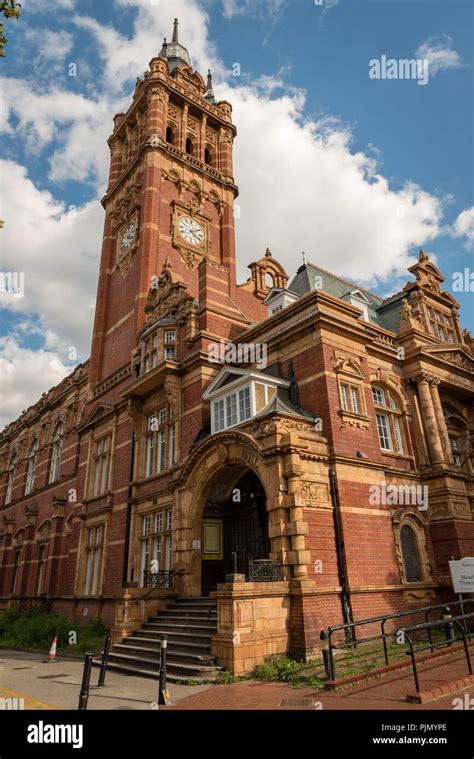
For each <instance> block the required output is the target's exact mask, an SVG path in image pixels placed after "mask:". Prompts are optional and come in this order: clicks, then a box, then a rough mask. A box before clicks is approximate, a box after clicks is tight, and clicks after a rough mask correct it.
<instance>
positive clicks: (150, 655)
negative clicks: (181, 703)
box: [94, 598, 219, 682]
mask: <svg viewBox="0 0 474 759" xmlns="http://www.w3.org/2000/svg"><path fill="white" fill-rule="evenodd" d="M214 606H215V603H214V602H213V601H212V600H210V599H209V598H179V599H177V600H176V602H175V603H174V604H173V606H170V607H169V608H168V609H167V610H166V611H164V612H160V614H159V615H158V616H156V617H150V619H149V620H148V622H147V623H146V624H144V625H143V626H142V627H141V628H140V629H139V630H135V631H134V632H133V634H132V635H130V636H129V637H127V638H123V639H122V642H121V643H117V644H115V646H113V647H112V649H111V651H110V654H109V663H108V667H107V668H108V669H109V670H113V671H116V672H122V673H123V674H128V675H138V676H140V677H151V678H155V679H158V677H159V667H160V643H161V636H162V635H163V634H165V635H167V636H168V656H167V662H166V672H167V680H168V681H169V682H178V681H183V680H214V679H215V678H216V676H217V673H218V672H219V667H218V666H217V665H216V662H215V658H214V657H213V656H212V654H211V638H212V637H213V636H214V635H215V634H216V633H217V610H216V609H215V608H213V607H214ZM211 610H212V611H211ZM94 665H95V666H98V665H100V659H95V660H94Z"/></svg>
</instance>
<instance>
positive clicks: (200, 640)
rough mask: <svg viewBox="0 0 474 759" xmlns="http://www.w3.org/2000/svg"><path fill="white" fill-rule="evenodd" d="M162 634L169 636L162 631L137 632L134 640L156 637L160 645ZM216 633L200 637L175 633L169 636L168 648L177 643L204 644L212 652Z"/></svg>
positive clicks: (185, 633)
mask: <svg viewBox="0 0 474 759" xmlns="http://www.w3.org/2000/svg"><path fill="white" fill-rule="evenodd" d="M162 634H164V635H168V633H162V632H160V631H155V630H144V629H142V630H135V632H134V634H133V636H130V637H133V638H137V639H142V638H147V639H150V638H152V637H154V638H155V639H156V640H157V642H158V643H160V641H161V636H162ZM214 634H215V633H208V634H207V635H205V634H201V633H199V634H198V635H196V634H193V633H188V632H173V633H172V634H171V635H168V648H169V647H170V645H173V646H174V644H175V643H191V644H192V645H194V644H196V645H197V644H199V645H201V644H203V645H205V646H206V648H207V649H208V650H209V651H210V650H211V640H212V638H213V636H214Z"/></svg>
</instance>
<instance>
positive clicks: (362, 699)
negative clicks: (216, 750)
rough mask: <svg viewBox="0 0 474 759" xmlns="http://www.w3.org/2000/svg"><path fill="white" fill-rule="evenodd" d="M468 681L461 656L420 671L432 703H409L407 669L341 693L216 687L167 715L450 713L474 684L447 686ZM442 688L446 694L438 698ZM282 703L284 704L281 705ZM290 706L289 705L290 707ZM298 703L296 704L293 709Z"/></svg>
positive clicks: (250, 685)
mask: <svg viewBox="0 0 474 759" xmlns="http://www.w3.org/2000/svg"><path fill="white" fill-rule="evenodd" d="M467 676H468V668H467V662H466V659H465V657H464V656H456V657H452V658H450V661H449V662H446V661H445V662H444V663H440V662H434V663H431V664H425V665H423V666H422V667H420V668H419V678H420V686H421V690H422V691H423V692H424V693H426V692H428V691H432V692H433V696H434V698H435V699H436V700H432V701H430V702H428V703H423V704H415V703H410V702H408V701H407V696H408V695H409V694H414V693H415V683H414V679H413V674H412V671H411V669H405V670H403V671H402V672H396V673H393V674H391V675H388V676H386V677H384V678H380V679H373V680H369V681H367V682H364V683H362V684H359V685H356V686H355V687H351V688H350V689H349V688H348V689H345V690H336V691H324V690H318V689H316V688H314V687H311V688H291V687H290V686H289V685H287V684H286V683H275V682H256V681H244V682H241V683H234V684H232V685H216V686H213V687H212V688H209V689H208V690H206V691H203V692H202V693H196V694H193V695H190V696H188V697H187V698H184V699H183V700H182V701H180V703H179V704H176V705H175V706H170V707H167V708H168V709H179V710H183V709H211V710H214V709H218V710H221V709H224V710H226V709H229V710H235V709H252V710H254V709H270V710H273V709H278V710H280V709H305V710H306V709H307V710H311V709H318V708H319V709H321V708H322V709H326V710H351V709H362V710H376V709H387V710H400V709H408V710H419V709H428V710H451V709H452V708H453V699H454V698H456V697H459V696H464V694H465V693H469V694H470V695H471V696H472V695H474V683H471V684H470V685H469V686H468V687H467V688H463V689H461V690H457V691H454V692H453V691H451V690H450V692H449V693H448V694H446V688H447V685H448V684H449V683H454V682H455V681H462V680H463V679H464V678H467ZM442 688H444V689H445V694H446V695H443V696H442V697H441V698H438V696H441V694H442ZM285 702H286V703H285ZM288 702H290V703H288ZM296 702H299V703H296Z"/></svg>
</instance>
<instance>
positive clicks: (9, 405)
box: [0, 338, 72, 430]
mask: <svg viewBox="0 0 474 759" xmlns="http://www.w3.org/2000/svg"><path fill="white" fill-rule="evenodd" d="M71 371H72V367H70V366H65V365H64V363H63V362H62V361H61V359H60V358H59V357H58V356H57V355H56V354H54V353H51V352H49V351H45V350H36V351H32V350H29V349H27V348H22V347H21V346H20V345H19V343H18V342H17V341H16V340H15V339H13V338H0V387H1V388H2V402H1V404H0V430H1V429H3V427H4V426H5V424H7V423H8V422H10V421H11V420H12V419H15V418H16V417H17V416H18V415H19V414H21V412H22V411H23V410H24V409H26V408H28V406H30V405H31V404H32V403H34V402H35V401H36V400H38V399H39V398H40V396H41V395H42V393H44V392H46V391H47V390H49V388H50V387H52V386H53V385H56V384H57V383H58V382H60V381H61V380H62V379H63V378H64V377H65V376H66V375H67V374H69V373H70V372H71Z"/></svg>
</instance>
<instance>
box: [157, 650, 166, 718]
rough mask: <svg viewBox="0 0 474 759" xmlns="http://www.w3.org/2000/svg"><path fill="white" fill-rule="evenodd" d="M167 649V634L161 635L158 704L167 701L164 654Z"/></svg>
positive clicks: (163, 703)
mask: <svg viewBox="0 0 474 759" xmlns="http://www.w3.org/2000/svg"><path fill="white" fill-rule="evenodd" d="M167 651H168V636H167V635H162V636H161V656H160V686H159V688H160V692H159V694H158V704H159V705H161V706H166V704H167V703H168V691H167V689H166V654H167Z"/></svg>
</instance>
